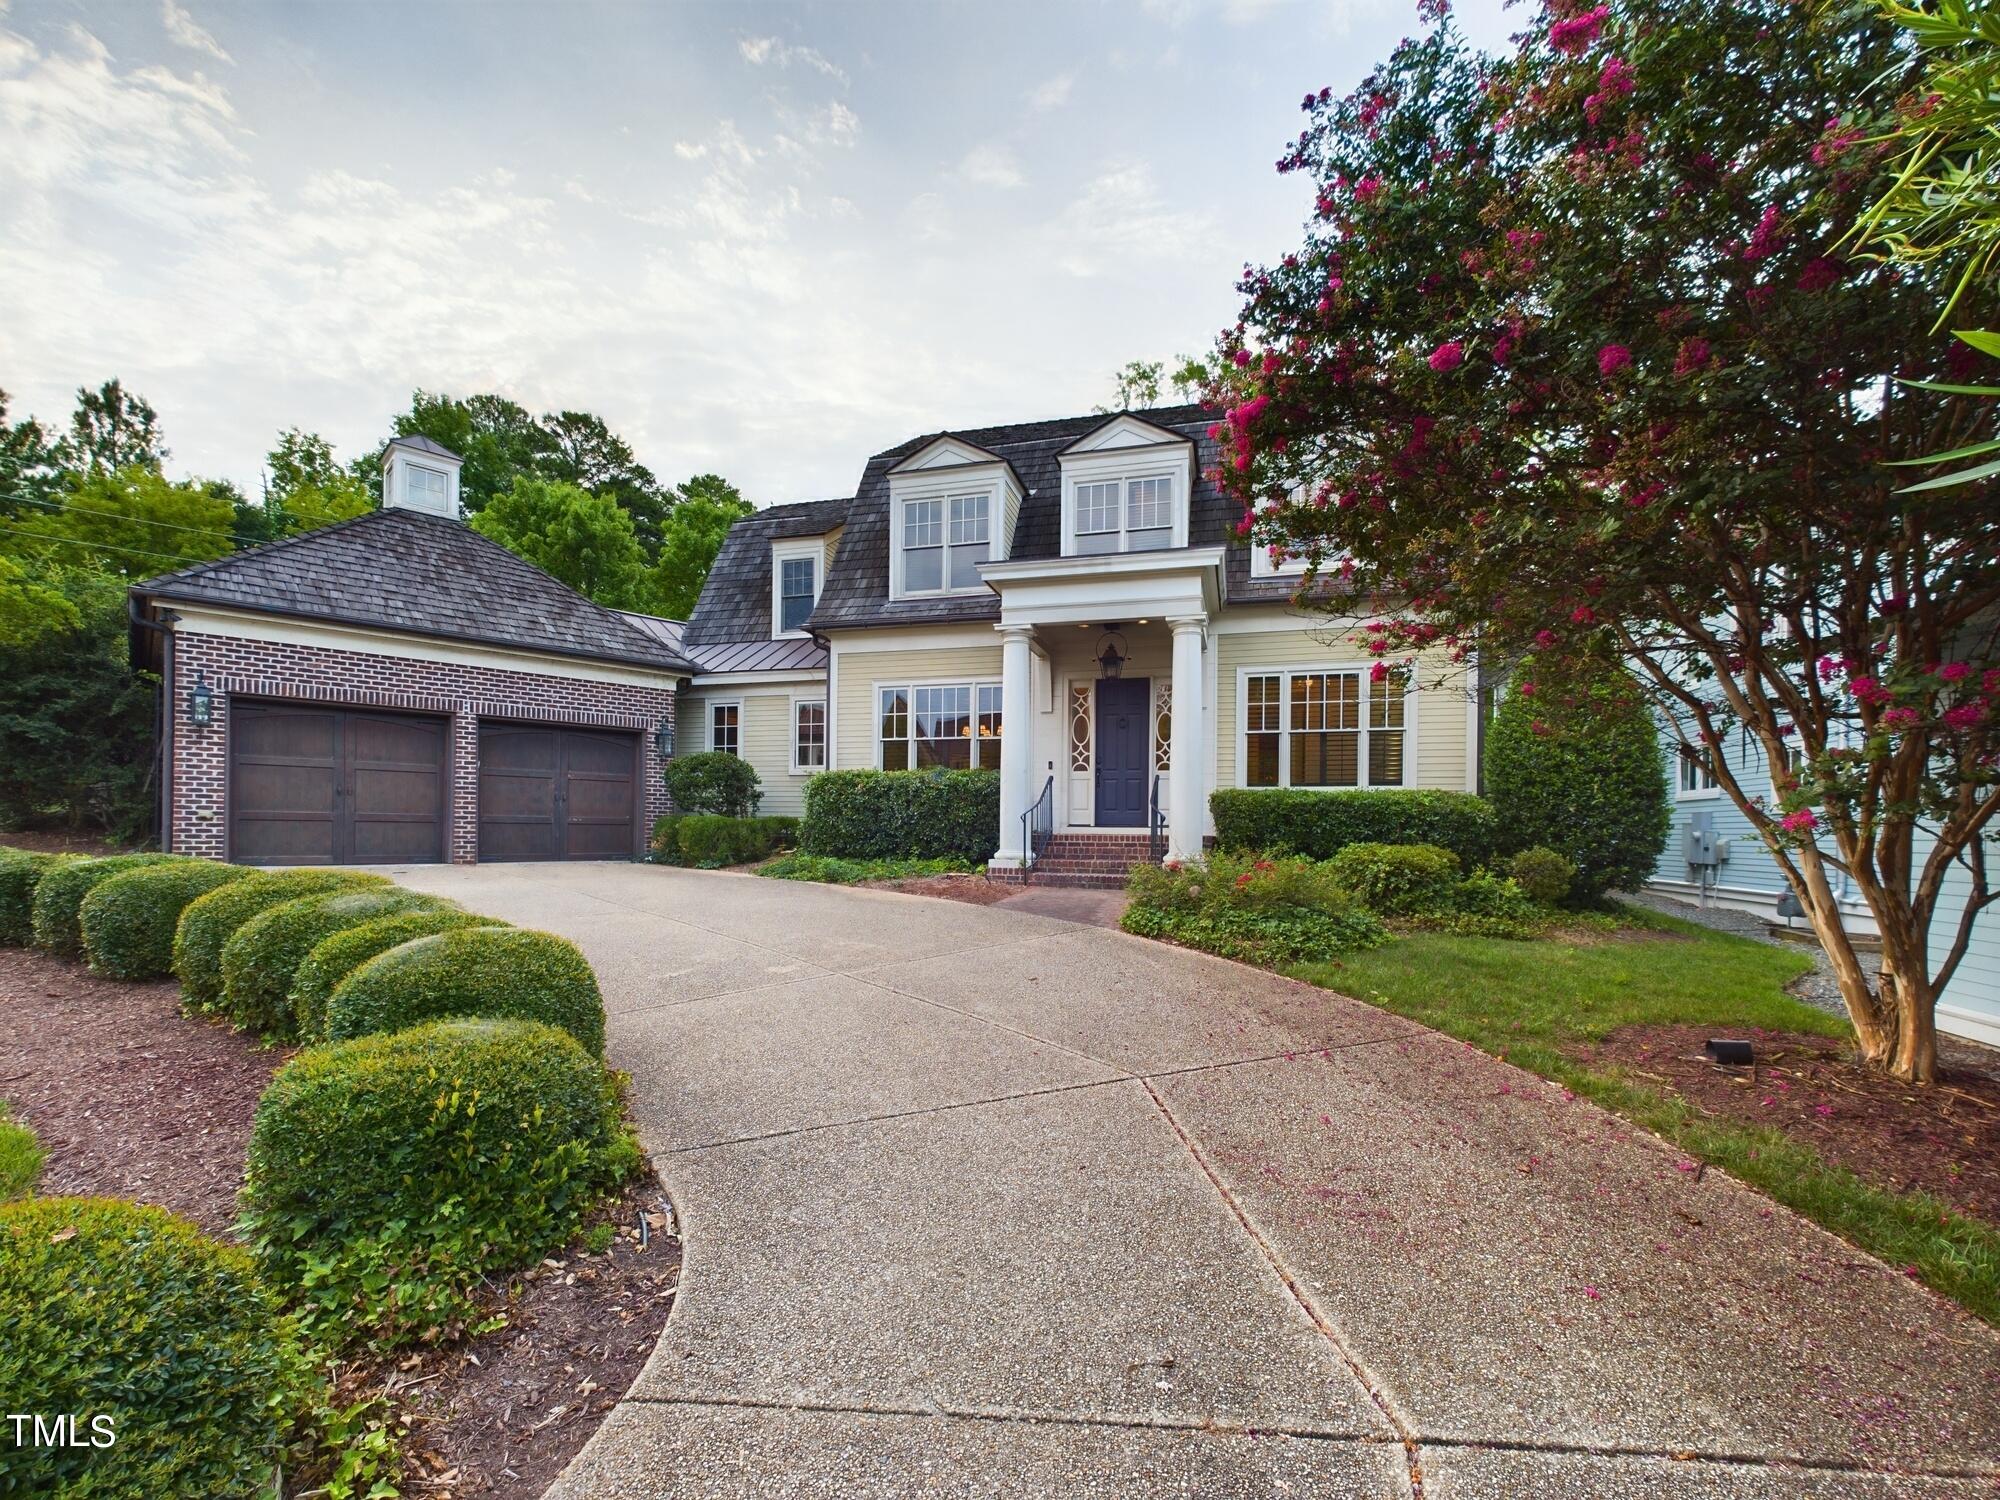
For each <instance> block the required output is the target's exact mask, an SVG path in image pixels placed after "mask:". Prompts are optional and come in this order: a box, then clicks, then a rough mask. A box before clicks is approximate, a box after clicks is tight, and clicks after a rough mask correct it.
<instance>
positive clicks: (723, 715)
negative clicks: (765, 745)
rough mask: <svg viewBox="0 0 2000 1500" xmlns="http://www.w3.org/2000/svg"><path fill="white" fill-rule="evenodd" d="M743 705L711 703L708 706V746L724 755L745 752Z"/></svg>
mask: <svg viewBox="0 0 2000 1500" xmlns="http://www.w3.org/2000/svg"><path fill="white" fill-rule="evenodd" d="M742 733H743V705H742V704H740V703H711V704H709V706H708V748H709V749H711V750H719V751H721V752H722V753H723V754H724V755H741V754H742V753H743V740H742Z"/></svg>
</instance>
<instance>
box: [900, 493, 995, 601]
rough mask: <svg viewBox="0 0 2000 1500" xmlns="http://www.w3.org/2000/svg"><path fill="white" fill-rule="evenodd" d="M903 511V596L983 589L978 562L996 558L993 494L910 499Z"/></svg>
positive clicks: (901, 548)
mask: <svg viewBox="0 0 2000 1500" xmlns="http://www.w3.org/2000/svg"><path fill="white" fill-rule="evenodd" d="M900 509H901V511H902V517H901V525H900V529H899V531H898V533H897V535H898V540H899V543H900V545H899V548H898V557H899V559H900V566H901V570H902V586H901V588H900V589H899V590H898V593H899V595H903V594H949V593H962V592H968V591H970V590H974V589H977V588H978V587H980V583H979V565H980V564H981V563H983V562H986V561H987V560H988V559H990V558H991V557H992V556H993V496H992V495H991V494H979V495H937V496H931V497H926V498H924V499H920V500H905V501H903V502H902V503H901V506H900Z"/></svg>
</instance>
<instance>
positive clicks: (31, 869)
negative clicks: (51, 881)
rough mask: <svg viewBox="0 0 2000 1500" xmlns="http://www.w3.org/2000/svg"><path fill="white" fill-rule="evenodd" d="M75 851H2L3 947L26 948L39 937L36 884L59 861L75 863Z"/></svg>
mask: <svg viewBox="0 0 2000 1500" xmlns="http://www.w3.org/2000/svg"><path fill="white" fill-rule="evenodd" d="M77 858H78V856H77V855H74V854H37V853H32V852H30V851H29V850H26V849H8V850H4V851H0V948H25V947H27V946H28V945H29V944H30V943H32V942H34V940H35V887H36V886H38V885H40V884H41V883H42V877H43V876H44V875H46V874H48V873H49V871H50V870H52V869H54V868H55V867H56V866H57V865H61V864H73V863H75V862H76V860H77Z"/></svg>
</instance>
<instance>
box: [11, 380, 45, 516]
mask: <svg viewBox="0 0 2000 1500" xmlns="http://www.w3.org/2000/svg"><path fill="white" fill-rule="evenodd" d="M56 482H57V475H56V464H55V446H54V444H53V443H51V442H50V441H49V435H48V433H47V432H46V431H44V430H43V428H42V424H41V423H40V422H37V421H36V420H35V419H34V418H33V417H23V418H22V419H21V420H20V421H18V422H9V421H8V420H7V393H6V392H5V391H0V516H9V515H13V514H14V513H15V512H17V511H19V510H20V509H21V508H22V506H23V505H25V504H26V503H28V502H30V501H33V500H45V499H47V498H48V496H49V494H50V492H51V491H52V490H54V489H55V487H56Z"/></svg>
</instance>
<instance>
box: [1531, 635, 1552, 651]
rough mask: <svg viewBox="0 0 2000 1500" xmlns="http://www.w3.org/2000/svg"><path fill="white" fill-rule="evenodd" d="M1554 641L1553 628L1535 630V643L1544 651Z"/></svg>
mask: <svg viewBox="0 0 2000 1500" xmlns="http://www.w3.org/2000/svg"><path fill="white" fill-rule="evenodd" d="M1555 643H1556V633H1555V632H1554V631H1553V630H1537V631H1536V632H1535V644H1536V645H1537V646H1540V647H1541V648H1542V649H1543V650H1544V651H1546V650H1548V649H1549V647H1551V646H1553V645H1554V644H1555Z"/></svg>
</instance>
